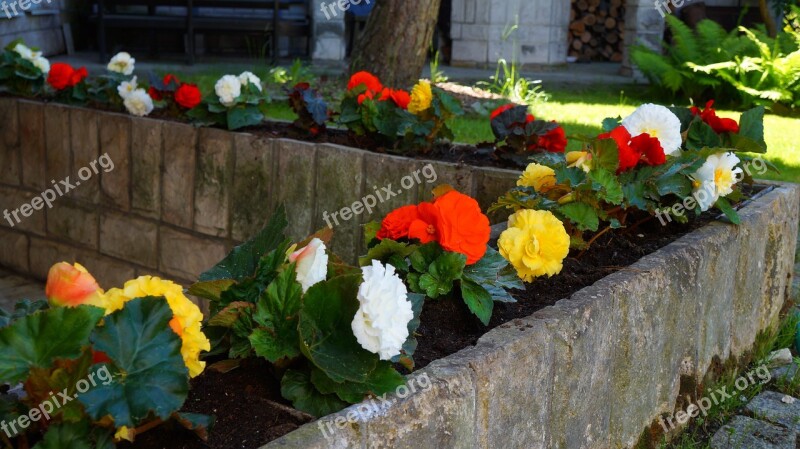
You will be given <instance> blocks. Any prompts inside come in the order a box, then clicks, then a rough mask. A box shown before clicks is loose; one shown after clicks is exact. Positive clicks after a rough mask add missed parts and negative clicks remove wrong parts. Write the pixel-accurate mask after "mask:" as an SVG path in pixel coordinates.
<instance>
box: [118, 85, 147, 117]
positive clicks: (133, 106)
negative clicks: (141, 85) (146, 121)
mask: <svg viewBox="0 0 800 449" xmlns="http://www.w3.org/2000/svg"><path fill="white" fill-rule="evenodd" d="M124 103H125V109H127V110H128V112H129V113H131V114H132V115H135V116H137V117H144V116H145V115H148V114H150V113H151V112H153V99H152V98H150V95H148V94H147V92H146V91H145V90H144V89H136V90H134V91H133V92H131V93H130V94H128V96H127V97H125V102H124Z"/></svg>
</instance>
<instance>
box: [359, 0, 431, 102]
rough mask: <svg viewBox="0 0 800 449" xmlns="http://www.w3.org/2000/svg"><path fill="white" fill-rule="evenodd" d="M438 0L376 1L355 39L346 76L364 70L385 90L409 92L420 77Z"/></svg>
mask: <svg viewBox="0 0 800 449" xmlns="http://www.w3.org/2000/svg"><path fill="white" fill-rule="evenodd" d="M440 4H441V0H380V1H377V2H376V4H375V9H373V10H372V13H371V14H370V16H369V20H368V21H367V25H366V27H365V28H364V32H363V33H362V34H361V36H360V37H359V38H358V40H357V41H356V44H355V48H354V50H353V55H352V57H351V61H350V72H351V73H355V72H358V71H361V70H366V71H368V72H371V73H373V74H375V75H377V76H378V77H379V78H380V79H381V82H383V84H384V85H385V86H390V87H395V88H410V87H411V86H413V85H414V84H415V83H416V82H417V81H418V80H419V77H420V75H421V74H422V68H423V66H424V65H425V60H426V58H427V55H428V49H429V48H430V45H431V42H432V39H433V32H434V29H435V28H436V22H437V19H438V16H439V6H440Z"/></svg>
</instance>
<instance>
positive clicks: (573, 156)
mask: <svg viewBox="0 0 800 449" xmlns="http://www.w3.org/2000/svg"><path fill="white" fill-rule="evenodd" d="M566 159H567V167H578V168H580V169H581V170H583V171H585V172H586V173H589V170H591V169H592V163H591V161H592V153H590V152H588V151H570V152H569V153H567V154H566Z"/></svg>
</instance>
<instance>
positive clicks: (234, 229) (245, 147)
mask: <svg viewBox="0 0 800 449" xmlns="http://www.w3.org/2000/svg"><path fill="white" fill-rule="evenodd" d="M234 148H235V153H236V166H235V167H234V171H233V173H234V176H233V188H232V190H231V199H230V201H231V205H230V209H231V237H232V238H233V239H234V240H238V241H245V240H247V239H248V238H250V237H251V236H253V235H255V234H256V233H257V232H258V231H259V230H260V229H261V228H262V227H264V225H266V224H267V221H268V220H269V217H270V216H271V215H272V212H273V211H274V209H275V198H274V195H273V192H274V191H275V190H277V180H276V177H275V174H274V167H273V160H274V156H273V140H272V139H269V140H267V139H260V138H256V137H255V136H253V135H250V134H236V136H235V137H234Z"/></svg>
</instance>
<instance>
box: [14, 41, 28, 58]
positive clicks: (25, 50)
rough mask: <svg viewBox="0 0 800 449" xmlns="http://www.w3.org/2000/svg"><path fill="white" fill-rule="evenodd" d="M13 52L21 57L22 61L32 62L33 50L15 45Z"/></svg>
mask: <svg viewBox="0 0 800 449" xmlns="http://www.w3.org/2000/svg"><path fill="white" fill-rule="evenodd" d="M14 52H16V53H17V54H18V55H20V56H21V57H22V59H25V60H28V61H32V60H33V50H31V49H30V48H28V46H27V45H25V44H17V45H15V46H14Z"/></svg>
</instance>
